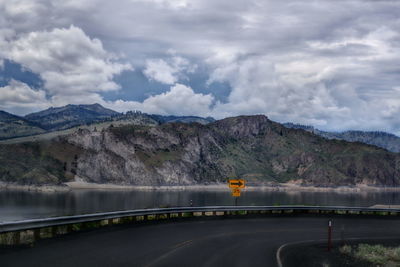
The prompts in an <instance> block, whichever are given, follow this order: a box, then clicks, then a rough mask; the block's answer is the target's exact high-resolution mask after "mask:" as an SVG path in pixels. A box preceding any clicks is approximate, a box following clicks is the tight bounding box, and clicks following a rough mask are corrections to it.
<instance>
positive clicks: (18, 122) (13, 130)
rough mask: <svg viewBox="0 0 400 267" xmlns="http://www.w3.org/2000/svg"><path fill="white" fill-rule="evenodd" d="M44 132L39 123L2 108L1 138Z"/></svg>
mask: <svg viewBox="0 0 400 267" xmlns="http://www.w3.org/2000/svg"><path fill="white" fill-rule="evenodd" d="M44 132H45V130H44V129H42V128H40V127H39V125H37V124H35V123H33V122H30V121H28V120H26V119H24V118H22V117H19V116H16V115H13V114H10V113H7V112H5V111H1V110H0V140H2V139H7V138H10V137H20V136H28V135H33V134H40V133H44Z"/></svg>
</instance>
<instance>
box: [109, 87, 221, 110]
mask: <svg viewBox="0 0 400 267" xmlns="http://www.w3.org/2000/svg"><path fill="white" fill-rule="evenodd" d="M213 102H214V97H213V96H212V95H210V94H196V93H195V92H194V91H193V89H192V88H190V87H188V86H185V85H183V84H179V83H178V84H175V85H173V86H171V88H170V89H169V91H167V92H165V93H162V94H158V95H154V96H150V97H149V98H147V99H146V100H144V101H143V102H136V101H123V100H118V101H115V102H108V103H105V105H106V106H108V107H110V108H113V109H115V110H119V111H127V110H141V111H143V112H146V113H150V114H161V115H198V116H209V115H210V112H211V109H210V108H211V106H212V104H213Z"/></svg>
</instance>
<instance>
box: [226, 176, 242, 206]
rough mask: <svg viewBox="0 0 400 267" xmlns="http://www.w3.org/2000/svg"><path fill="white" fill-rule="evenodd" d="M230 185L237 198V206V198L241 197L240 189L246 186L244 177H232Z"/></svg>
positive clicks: (233, 194)
mask: <svg viewBox="0 0 400 267" xmlns="http://www.w3.org/2000/svg"><path fill="white" fill-rule="evenodd" d="M228 186H229V188H230V189H231V191H232V196H233V197H234V198H235V206H237V199H238V197H240V189H242V188H245V180H244V179H230V180H229V181H228Z"/></svg>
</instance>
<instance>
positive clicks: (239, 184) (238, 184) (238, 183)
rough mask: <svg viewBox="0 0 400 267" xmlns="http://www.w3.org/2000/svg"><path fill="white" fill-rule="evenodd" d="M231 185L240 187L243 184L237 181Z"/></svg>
mask: <svg viewBox="0 0 400 267" xmlns="http://www.w3.org/2000/svg"><path fill="white" fill-rule="evenodd" d="M231 185H237V186H242V185H243V183H242V182H241V181H238V182H237V183H233V182H231Z"/></svg>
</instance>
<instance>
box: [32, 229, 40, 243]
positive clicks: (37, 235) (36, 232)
mask: <svg viewBox="0 0 400 267" xmlns="http://www.w3.org/2000/svg"><path fill="white" fill-rule="evenodd" d="M39 239H40V228H36V229H34V230H33V240H34V241H38V240H39Z"/></svg>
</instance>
